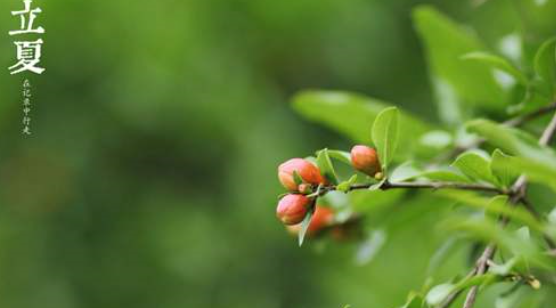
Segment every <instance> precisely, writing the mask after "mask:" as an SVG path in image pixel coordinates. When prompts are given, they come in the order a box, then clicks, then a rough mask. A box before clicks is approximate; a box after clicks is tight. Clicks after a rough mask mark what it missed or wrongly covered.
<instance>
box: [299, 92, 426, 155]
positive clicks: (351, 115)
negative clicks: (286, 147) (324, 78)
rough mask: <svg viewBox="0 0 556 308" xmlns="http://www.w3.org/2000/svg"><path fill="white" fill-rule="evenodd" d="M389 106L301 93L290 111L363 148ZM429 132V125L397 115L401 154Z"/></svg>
mask: <svg viewBox="0 0 556 308" xmlns="http://www.w3.org/2000/svg"><path fill="white" fill-rule="evenodd" d="M388 106H390V104H387V103H384V102H382V101H379V100H376V99H373V98H367V97H365V96H362V95H358V94H352V93H348V92H338V91H318V90H314V91H304V92H301V93H299V94H297V95H296V96H295V97H294V98H293V107H294V109H295V110H296V111H297V112H298V113H299V114H301V115H302V116H304V117H305V118H307V119H308V120H311V121H314V122H318V123H321V124H323V125H325V126H327V127H328V128H331V129H333V130H335V131H336V132H338V133H341V134H343V135H345V136H346V137H348V138H350V139H352V140H353V141H355V142H357V143H362V144H369V143H371V136H370V135H369V129H370V128H371V127H372V125H373V122H374V121H375V119H376V117H377V115H378V114H379V113H380V112H381V111H382V110H383V109H384V108H386V107H388ZM429 129H431V127H430V126H429V125H428V124H426V123H424V122H422V121H420V120H418V119H417V118H415V117H413V116H411V115H409V114H407V113H404V112H400V152H401V153H411V150H412V148H413V147H414V146H415V145H416V144H417V143H418V141H419V137H420V136H421V135H423V134H424V133H426V132H427V131H428V130H429Z"/></svg>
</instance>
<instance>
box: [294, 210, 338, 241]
mask: <svg viewBox="0 0 556 308" xmlns="http://www.w3.org/2000/svg"><path fill="white" fill-rule="evenodd" d="M333 220H334V212H333V211H332V210H331V209H329V208H327V207H321V206H317V207H316V209H315V213H314V214H313V217H312V218H311V222H310V223H309V227H308V228H307V235H308V236H312V235H315V234H316V233H318V232H319V231H321V230H322V229H324V228H326V227H328V226H330V225H331V224H332V222H333ZM286 229H287V230H288V232H289V233H290V234H292V235H297V234H298V233H299V231H301V224H297V225H293V226H286Z"/></svg>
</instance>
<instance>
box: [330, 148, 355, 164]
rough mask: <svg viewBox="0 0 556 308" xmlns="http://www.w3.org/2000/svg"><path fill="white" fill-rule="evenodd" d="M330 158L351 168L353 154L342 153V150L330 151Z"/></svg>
mask: <svg viewBox="0 0 556 308" xmlns="http://www.w3.org/2000/svg"><path fill="white" fill-rule="evenodd" d="M328 156H330V158H333V159H335V160H337V161H339V162H342V163H344V164H347V165H349V166H351V154H350V153H349V152H345V151H340V150H328Z"/></svg>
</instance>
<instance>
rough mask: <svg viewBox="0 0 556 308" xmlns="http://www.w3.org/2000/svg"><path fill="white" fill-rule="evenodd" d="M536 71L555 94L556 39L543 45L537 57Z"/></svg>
mask: <svg viewBox="0 0 556 308" xmlns="http://www.w3.org/2000/svg"><path fill="white" fill-rule="evenodd" d="M535 71H536V72H537V75H539V76H540V77H541V79H542V80H543V81H544V82H545V83H546V85H547V86H548V88H549V89H550V90H551V92H552V93H554V86H555V85H556V38H552V39H550V40H548V41H546V42H545V43H544V44H542V45H541V47H540V48H539V50H538V51H537V54H536V55H535Z"/></svg>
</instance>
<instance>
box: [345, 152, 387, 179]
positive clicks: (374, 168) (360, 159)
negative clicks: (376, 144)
mask: <svg viewBox="0 0 556 308" xmlns="http://www.w3.org/2000/svg"><path fill="white" fill-rule="evenodd" d="M351 164H352V165H353V167H354V168H355V169H357V170H359V171H361V172H363V173H365V174H367V175H370V176H375V174H377V173H378V172H380V171H381V167H380V162H379V161H378V155H377V153H376V150H375V149H373V148H370V147H368V146H365V145H356V146H354V147H353V148H352V149H351Z"/></svg>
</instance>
